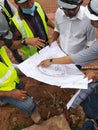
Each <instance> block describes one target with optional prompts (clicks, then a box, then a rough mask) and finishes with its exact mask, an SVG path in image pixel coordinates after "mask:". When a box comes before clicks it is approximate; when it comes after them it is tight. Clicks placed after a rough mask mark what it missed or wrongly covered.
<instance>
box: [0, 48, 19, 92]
mask: <svg viewBox="0 0 98 130" xmlns="http://www.w3.org/2000/svg"><path fill="white" fill-rule="evenodd" d="M0 57H1V59H2V62H1V61H0V91H10V90H13V89H15V86H16V83H19V78H18V76H17V71H16V70H15V69H14V67H13V66H12V63H11V61H10V59H9V58H8V55H7V53H6V51H5V48H4V47H2V48H0Z"/></svg>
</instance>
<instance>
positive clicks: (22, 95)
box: [10, 89, 27, 101]
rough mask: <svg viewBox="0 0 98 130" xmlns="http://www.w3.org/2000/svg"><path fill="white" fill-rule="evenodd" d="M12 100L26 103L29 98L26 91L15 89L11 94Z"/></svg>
mask: <svg viewBox="0 0 98 130" xmlns="http://www.w3.org/2000/svg"><path fill="white" fill-rule="evenodd" d="M10 95H11V97H12V98H14V99H17V100H21V101H24V100H25V99H26V98H27V92H26V91H24V90H19V89H15V90H12V91H11V92H10Z"/></svg>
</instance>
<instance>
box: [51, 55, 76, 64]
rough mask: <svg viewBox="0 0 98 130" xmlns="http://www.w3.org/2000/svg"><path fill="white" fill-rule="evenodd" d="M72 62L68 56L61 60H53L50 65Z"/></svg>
mask: <svg viewBox="0 0 98 130" xmlns="http://www.w3.org/2000/svg"><path fill="white" fill-rule="evenodd" d="M73 63H74V62H73V61H72V59H71V58H70V56H64V57H61V58H53V59H52V64H73Z"/></svg>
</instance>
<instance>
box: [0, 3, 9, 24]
mask: <svg viewBox="0 0 98 130" xmlns="http://www.w3.org/2000/svg"><path fill="white" fill-rule="evenodd" d="M0 6H1V7H2V10H3V11H4V13H5V14H6V16H7V17H8V18H9V24H11V15H10V13H9V12H8V10H7V9H6V8H5V7H4V5H3V4H2V3H1V2H0Z"/></svg>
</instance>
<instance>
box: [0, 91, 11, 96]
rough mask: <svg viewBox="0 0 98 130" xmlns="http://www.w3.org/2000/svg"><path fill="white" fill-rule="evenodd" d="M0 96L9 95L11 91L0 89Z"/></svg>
mask: <svg viewBox="0 0 98 130" xmlns="http://www.w3.org/2000/svg"><path fill="white" fill-rule="evenodd" d="M0 97H11V91H0Z"/></svg>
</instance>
